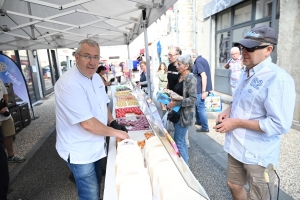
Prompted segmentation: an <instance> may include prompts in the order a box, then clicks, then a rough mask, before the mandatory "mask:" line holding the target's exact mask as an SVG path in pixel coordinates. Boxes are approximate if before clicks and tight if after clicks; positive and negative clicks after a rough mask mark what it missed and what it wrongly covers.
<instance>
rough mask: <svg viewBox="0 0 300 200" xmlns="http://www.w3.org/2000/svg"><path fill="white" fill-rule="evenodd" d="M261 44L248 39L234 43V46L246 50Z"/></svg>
mask: <svg viewBox="0 0 300 200" xmlns="http://www.w3.org/2000/svg"><path fill="white" fill-rule="evenodd" d="M260 44H261V42H259V41H255V40H250V39H242V40H240V41H238V42H236V43H234V46H238V45H242V46H244V47H247V48H252V47H256V46H258V45H260Z"/></svg>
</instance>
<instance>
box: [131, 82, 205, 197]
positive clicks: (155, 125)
mask: <svg viewBox="0 0 300 200" xmlns="http://www.w3.org/2000/svg"><path fill="white" fill-rule="evenodd" d="M142 93H143V94H142ZM133 95H136V97H137V98H138V101H139V104H140V108H141V110H142V111H143V113H144V114H145V116H146V117H147V119H148V121H149V124H150V126H151V127H152V129H153V131H154V132H155V133H156V135H157V136H158V137H159V139H160V140H161V142H162V144H163V145H164V147H165V149H166V150H167V152H168V153H169V155H170V157H171V159H172V161H173V162H174V164H175V166H176V167H177V169H178V171H179V172H180V174H181V175H182V177H183V179H184V180H185V182H186V184H187V185H188V186H189V187H190V188H191V189H192V190H194V191H195V192H197V193H198V194H199V195H200V197H202V198H201V199H209V197H208V195H207V193H206V191H205V190H204V188H203V187H202V185H201V184H200V183H199V182H198V180H197V179H196V178H195V176H194V175H193V173H192V172H191V170H190V169H189V167H188V166H187V165H186V163H185V161H184V160H183V159H182V158H181V157H180V156H179V155H178V153H177V152H176V150H175V149H176V147H175V148H174V147H173V144H172V141H170V138H169V139H168V132H166V130H165V129H164V125H163V122H162V119H161V117H160V115H159V112H158V110H157V108H156V105H155V104H154V102H153V101H152V100H151V99H150V98H149V97H148V96H147V95H146V94H145V93H144V92H143V91H142V90H140V89H139V88H137V87H136V88H135V89H134V90H133ZM142 97H143V98H142ZM171 140H172V139H171Z"/></svg>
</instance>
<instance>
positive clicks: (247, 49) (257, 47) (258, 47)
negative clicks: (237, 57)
mask: <svg viewBox="0 0 300 200" xmlns="http://www.w3.org/2000/svg"><path fill="white" fill-rule="evenodd" d="M268 46H270V45H264V46H256V47H252V48H247V47H244V46H242V45H240V49H241V51H243V50H244V49H246V51H248V52H254V51H256V50H258V49H264V48H266V47H268Z"/></svg>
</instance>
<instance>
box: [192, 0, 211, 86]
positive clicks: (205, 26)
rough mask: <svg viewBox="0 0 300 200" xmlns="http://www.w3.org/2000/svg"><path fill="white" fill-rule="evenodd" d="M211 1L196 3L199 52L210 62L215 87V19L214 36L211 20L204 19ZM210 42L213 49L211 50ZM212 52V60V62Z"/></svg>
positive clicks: (204, 0) (202, 0)
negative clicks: (206, 7)
mask: <svg viewBox="0 0 300 200" xmlns="http://www.w3.org/2000/svg"><path fill="white" fill-rule="evenodd" d="M210 1H211V0H201V1H196V22H197V25H196V26H197V51H198V54H199V55H202V56H203V57H204V58H205V59H207V61H208V62H210V69H211V78H212V83H213V85H214V78H215V60H216V56H215V54H216V51H215V49H216V48H215V18H214V16H213V17H212V34H211V35H210V18H206V19H203V7H204V5H205V4H207V3H209V2H210ZM210 40H212V42H211V49H210ZM210 52H211V60H210Z"/></svg>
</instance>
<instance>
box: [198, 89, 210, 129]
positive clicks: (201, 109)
mask: <svg viewBox="0 0 300 200" xmlns="http://www.w3.org/2000/svg"><path fill="white" fill-rule="evenodd" d="M196 122H197V123H199V124H201V126H202V128H203V129H205V130H208V129H209V127H208V121H207V116H206V111H205V102H204V99H202V94H197V102H196Z"/></svg>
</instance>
